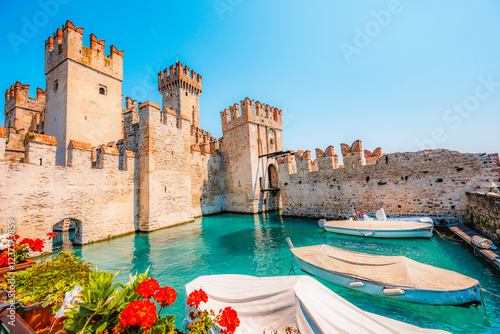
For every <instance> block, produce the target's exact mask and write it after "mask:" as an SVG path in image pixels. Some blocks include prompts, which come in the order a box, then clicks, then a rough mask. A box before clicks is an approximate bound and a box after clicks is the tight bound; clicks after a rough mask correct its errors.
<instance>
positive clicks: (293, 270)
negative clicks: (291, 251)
mask: <svg viewBox="0 0 500 334" xmlns="http://www.w3.org/2000/svg"><path fill="white" fill-rule="evenodd" d="M292 272H293V273H294V274H295V269H293V255H292V267H291V268H290V271H289V272H288V275H290V274H291V273H292Z"/></svg>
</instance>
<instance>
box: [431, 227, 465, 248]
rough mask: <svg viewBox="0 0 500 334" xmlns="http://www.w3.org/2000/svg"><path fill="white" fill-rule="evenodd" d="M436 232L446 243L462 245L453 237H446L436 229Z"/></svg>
mask: <svg viewBox="0 0 500 334" xmlns="http://www.w3.org/2000/svg"><path fill="white" fill-rule="evenodd" d="M434 232H436V233H437V234H438V235H439V236H440V237H441V239H443V240H444V241H448V242H451V243H452V244H455V245H460V244H461V242H460V241H457V240H455V238H453V236H451V237H449V236H447V235H444V234H442V233H440V232H439V231H438V230H436V229H434Z"/></svg>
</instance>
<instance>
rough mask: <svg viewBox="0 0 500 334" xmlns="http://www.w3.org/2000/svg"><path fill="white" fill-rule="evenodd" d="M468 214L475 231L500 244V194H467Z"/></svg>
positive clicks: (472, 192)
mask: <svg viewBox="0 0 500 334" xmlns="http://www.w3.org/2000/svg"><path fill="white" fill-rule="evenodd" d="M467 199H468V202H467V213H468V215H469V217H468V218H469V221H470V222H471V223H472V226H473V227H474V229H476V230H478V231H479V232H481V233H482V234H484V235H485V236H487V237H488V238H491V239H494V240H495V241H496V242H497V243H498V242H500V194H498V193H492V192H487V193H485V192H474V191H471V192H467Z"/></svg>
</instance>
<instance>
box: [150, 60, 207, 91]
mask: <svg viewBox="0 0 500 334" xmlns="http://www.w3.org/2000/svg"><path fill="white" fill-rule="evenodd" d="M201 80H202V77H201V75H200V74H197V73H196V72H195V71H193V70H191V69H190V68H189V67H187V66H185V65H184V64H183V63H181V62H179V61H178V62H176V63H175V65H171V66H170V67H168V68H165V69H164V70H163V71H161V72H158V90H159V91H160V92H161V91H166V90H168V89H172V88H174V87H182V88H185V89H189V90H191V91H193V92H195V93H198V94H201V92H202V84H201Z"/></svg>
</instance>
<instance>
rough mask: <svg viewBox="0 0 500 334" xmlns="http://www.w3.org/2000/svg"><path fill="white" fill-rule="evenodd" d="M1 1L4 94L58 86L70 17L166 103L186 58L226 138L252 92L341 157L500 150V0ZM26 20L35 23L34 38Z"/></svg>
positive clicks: (139, 90) (205, 116) (132, 85)
mask: <svg viewBox="0 0 500 334" xmlns="http://www.w3.org/2000/svg"><path fill="white" fill-rule="evenodd" d="M44 3H46V4H52V6H49V7H47V6H44V5H42V4H44ZM54 3H57V4H58V5H57V7H58V8H55V7H54V6H53V4H54ZM1 9H2V10H1V14H0V27H1V32H0V35H1V38H2V41H1V50H2V52H1V53H0V63H1V64H2V75H1V77H0V84H1V87H3V89H4V90H5V89H7V88H8V87H10V85H12V84H13V83H14V82H15V81H21V82H22V83H23V84H31V87H32V93H31V95H34V94H35V89H34V88H35V87H37V86H39V87H42V88H45V77H44V41H45V39H46V38H47V37H48V36H49V35H51V34H52V33H54V32H55V31H56V29H57V28H58V27H60V26H61V25H62V24H64V23H65V21H66V20H67V19H69V20H71V21H72V22H73V23H74V24H75V25H76V26H81V27H83V28H84V29H85V31H84V42H85V44H86V45H88V35H89V34H90V33H94V34H96V35H97V37H98V38H99V39H104V40H106V48H107V51H106V52H109V46H110V45H111V44H114V45H116V46H117V47H118V49H121V50H124V51H125V56H124V63H125V64H124V82H123V94H124V96H131V97H132V98H134V99H137V100H139V101H141V102H142V101H146V100H152V101H154V102H157V103H161V97H160V94H159V93H158V91H157V85H156V80H157V76H156V73H157V72H158V71H160V70H161V69H163V68H165V67H167V66H169V65H170V64H172V63H174V62H175V59H176V56H178V57H179V60H180V61H182V62H183V63H185V64H186V65H187V66H189V67H191V68H192V69H194V70H195V71H197V72H199V73H200V74H202V75H203V95H202V96H201V98H200V103H201V107H200V113H201V115H200V117H201V127H202V128H203V129H205V130H207V131H210V132H211V133H212V135H214V136H216V137H220V136H222V131H221V125H220V116H219V112H220V111H221V110H223V109H224V108H226V107H228V106H229V105H232V104H233V103H235V102H239V101H240V100H242V99H244V98H245V97H246V96H248V97H250V98H252V99H256V100H259V101H261V102H265V103H268V104H271V105H274V106H276V107H279V108H282V109H283V112H284V116H283V117H284V146H285V148H286V149H293V150H299V149H303V150H306V149H310V150H311V151H313V150H314V149H315V148H316V147H319V148H322V149H325V148H326V147H327V146H328V145H330V144H333V145H334V146H335V150H336V152H337V153H339V155H340V143H341V142H345V143H347V144H351V143H352V142H353V141H354V140H356V139H361V140H362V141H363V148H364V149H369V150H373V149H375V148H376V147H378V146H381V147H382V149H383V151H384V152H387V153H389V152H396V151H414V150H418V149H419V148H422V147H430V146H434V147H443V148H450V149H456V150H460V151H470V152H488V153H492V152H498V151H499V147H498V143H499V139H500V131H499V130H498V125H499V124H500V113H499V109H500V38H499V36H500V19H499V18H500V1H498V0H482V1H472V0H469V1H464V0H443V1H436V0H432V1H431V0H420V1H411V0H401V1H397V0H394V1H373V0H371V1H347V0H344V1H333V0H329V1H326V0H325V1H322V0H317V1H295V0H294V1H290V0H287V1H285V0H275V1H263V0H252V1H250V0H220V1H219V0H217V1H194V0H184V1H167V0H163V1H148V0H142V1H125V0H124V1H120V2H117V1H113V2H111V1H102V0H101V1H93V0H87V1H76V0H41V1H40V2H38V1H29V2H15V1H2V5H1ZM47 18H48V20H46V19H47ZM26 22H29V23H34V24H37V25H38V26H35V28H36V31H35V32H33V31H31V32H30V34H26V31H24V32H23V27H24V26H25V25H26V24H27V23H26ZM24 29H25V28H24ZM13 36H17V37H21V38H23V40H22V42H19V39H17V41H18V43H17V44H16V43H13V42H12V39H13V38H14V37H13ZM3 120H4V116H3V113H2V116H1V117H0V123H2V124H3ZM313 156H314V154H313Z"/></svg>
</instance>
